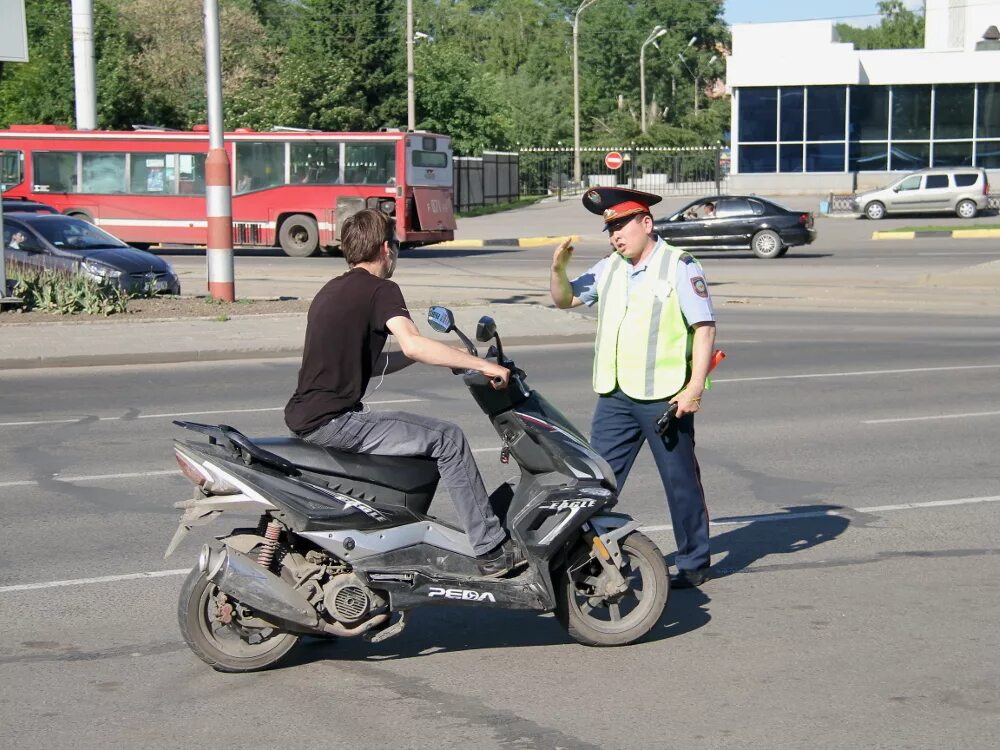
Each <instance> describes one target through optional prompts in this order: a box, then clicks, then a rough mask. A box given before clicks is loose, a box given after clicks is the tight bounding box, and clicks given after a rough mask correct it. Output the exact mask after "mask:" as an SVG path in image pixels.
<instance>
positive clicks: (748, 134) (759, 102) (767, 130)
mask: <svg viewBox="0 0 1000 750" xmlns="http://www.w3.org/2000/svg"><path fill="white" fill-rule="evenodd" d="M739 101H740V105H739V106H740V115H739V125H740V130H739V133H740V140H741V141H744V142H747V141H775V140H777V135H778V91H777V89H774V88H746V89H740V98H739ZM772 159H773V157H772ZM740 169H741V170H742V165H741V167H740Z"/></svg>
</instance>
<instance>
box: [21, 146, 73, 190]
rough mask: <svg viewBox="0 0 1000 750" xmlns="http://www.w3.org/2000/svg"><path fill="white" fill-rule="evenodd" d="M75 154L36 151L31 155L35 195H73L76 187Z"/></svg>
mask: <svg viewBox="0 0 1000 750" xmlns="http://www.w3.org/2000/svg"><path fill="white" fill-rule="evenodd" d="M76 156H77V155H76V154H75V153H70V154H68V153H54V152H50V151H36V152H34V153H33V154H32V155H31V160H32V165H33V167H34V187H33V190H34V192H36V193H75V192H76V185H77V173H76Z"/></svg>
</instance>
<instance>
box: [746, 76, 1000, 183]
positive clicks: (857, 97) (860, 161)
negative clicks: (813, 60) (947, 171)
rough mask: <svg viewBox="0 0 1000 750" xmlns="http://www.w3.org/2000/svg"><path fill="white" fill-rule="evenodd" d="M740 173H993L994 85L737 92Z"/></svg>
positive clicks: (999, 121)
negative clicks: (975, 169) (958, 169)
mask: <svg viewBox="0 0 1000 750" xmlns="http://www.w3.org/2000/svg"><path fill="white" fill-rule="evenodd" d="M735 96H736V106H735V110H736V116H737V123H736V126H737V127H736V128H734V130H735V132H734V136H735V139H736V144H735V146H736V152H737V171H738V172H739V173H740V174H776V173H796V172H799V173H801V172H887V171H910V170H914V169H920V168H922V167H945V166H947V167H951V166H979V167H985V168H986V169H1000V83H979V84H975V83H967V84H925V85H893V86H871V85H868V86H853V85H851V86H759V87H757V86H754V87H741V88H737V89H736V90H735Z"/></svg>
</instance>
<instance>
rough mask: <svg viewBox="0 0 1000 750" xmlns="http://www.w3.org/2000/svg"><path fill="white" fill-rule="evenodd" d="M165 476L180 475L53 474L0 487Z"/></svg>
mask: <svg viewBox="0 0 1000 750" xmlns="http://www.w3.org/2000/svg"><path fill="white" fill-rule="evenodd" d="M167 474H180V471H179V470H177V469H166V470H164V471H132V472H127V473H125V474H90V475H87V476H77V477H62V476H59V475H58V474H53V475H52V476H51V477H45V478H44V479H17V480H14V481H11V482H0V487H27V486H28V485H32V484H40V483H42V482H98V481H101V480H102V479H135V478H137V477H162V476H166V475H167Z"/></svg>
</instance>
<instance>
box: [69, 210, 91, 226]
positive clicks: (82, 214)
mask: <svg viewBox="0 0 1000 750" xmlns="http://www.w3.org/2000/svg"><path fill="white" fill-rule="evenodd" d="M66 215H67V216H69V217H71V218H73V219H79V220H80V221H85V222H87V223H88V224H93V223H94V219H93V217H91V215H90V214H88V213H87V212H86V211H67V212H66Z"/></svg>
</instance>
